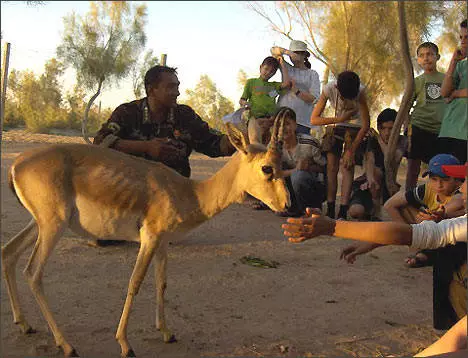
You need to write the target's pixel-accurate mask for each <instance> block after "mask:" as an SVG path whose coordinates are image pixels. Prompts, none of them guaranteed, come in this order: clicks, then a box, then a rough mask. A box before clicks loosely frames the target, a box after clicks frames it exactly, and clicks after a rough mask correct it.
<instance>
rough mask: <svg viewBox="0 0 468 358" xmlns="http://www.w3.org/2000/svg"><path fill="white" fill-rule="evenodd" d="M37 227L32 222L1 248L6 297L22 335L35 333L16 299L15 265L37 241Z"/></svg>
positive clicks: (17, 298)
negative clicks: (8, 299)
mask: <svg viewBox="0 0 468 358" xmlns="http://www.w3.org/2000/svg"><path fill="white" fill-rule="evenodd" d="M37 232H38V231H37V225H36V222H35V221H34V220H31V222H30V223H29V224H28V225H27V226H26V227H25V228H24V229H23V230H21V231H20V232H19V233H18V234H17V235H16V236H15V237H14V238H12V239H11V240H10V241H8V243H7V244H6V245H5V246H3V248H2V270H3V275H4V277H5V282H6V286H7V292H8V296H9V297H10V305H11V310H12V312H13V321H14V322H15V324H17V325H19V326H20V329H21V331H22V332H23V333H26V334H28V333H35V330H34V329H32V328H31V326H30V325H29V324H28V322H27V321H26V319H25V318H24V316H23V312H22V311H21V305H20V301H19V297H18V288H17V286H16V264H17V263H18V259H19V258H20V256H21V254H22V253H23V252H24V251H25V250H26V249H27V248H28V247H30V246H31V245H32V244H34V242H35V241H36V239H37Z"/></svg>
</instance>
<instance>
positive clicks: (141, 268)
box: [115, 228, 160, 357]
mask: <svg viewBox="0 0 468 358" xmlns="http://www.w3.org/2000/svg"><path fill="white" fill-rule="evenodd" d="M159 241H160V240H159V238H155V237H150V236H149V235H148V234H147V233H146V230H145V229H144V228H143V229H142V230H141V245H140V250H139V251H138V256H137V259H136V263H135V267H134V268H133V272H132V276H131V277H130V283H129V285H128V292H127V298H126V299H125V304H124V308H123V311H122V316H121V317H120V322H119V327H118V328H117V333H116V334H115V338H116V339H117V342H119V344H120V347H121V349H122V353H121V355H122V357H135V353H134V351H133V349H132V348H131V346H130V344H129V343H128V339H127V326H128V317H129V314H130V310H131V308H132V304H133V297H134V296H136V295H137V294H138V290H139V289H140V286H141V283H142V282H143V279H144V277H145V275H146V271H148V267H149V265H150V262H151V259H152V258H153V255H154V250H155V249H156V246H157V245H159Z"/></svg>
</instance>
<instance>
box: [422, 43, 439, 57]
mask: <svg viewBox="0 0 468 358" xmlns="http://www.w3.org/2000/svg"><path fill="white" fill-rule="evenodd" d="M422 48H430V49H433V50H434V52H435V54H436V55H438V54H439V47H438V46H437V45H436V44H435V43H433V42H423V43H422V44H421V45H419V46H418V48H417V49H416V55H419V50H420V49H422Z"/></svg>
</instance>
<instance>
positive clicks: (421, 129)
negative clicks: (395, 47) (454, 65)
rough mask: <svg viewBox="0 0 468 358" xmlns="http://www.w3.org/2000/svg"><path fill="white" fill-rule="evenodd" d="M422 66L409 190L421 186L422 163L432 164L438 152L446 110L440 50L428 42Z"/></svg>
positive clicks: (411, 131)
mask: <svg viewBox="0 0 468 358" xmlns="http://www.w3.org/2000/svg"><path fill="white" fill-rule="evenodd" d="M416 55H417V61H418V65H419V66H421V68H422V69H423V70H424V72H423V74H421V75H420V76H418V77H416V78H415V79H414V87H415V89H414V93H413V102H415V103H414V105H413V111H412V112H411V114H410V122H409V126H408V137H409V146H408V170H407V172H406V190H409V189H413V188H414V187H415V186H416V184H417V182H418V176H419V171H420V167H421V161H422V162H424V163H428V162H429V160H430V159H431V158H432V157H433V156H434V155H436V154H438V153H440V152H439V151H438V148H437V145H435V144H436V143H437V137H438V135H439V131H440V126H441V124H442V118H443V115H444V110H445V107H446V105H445V103H444V99H443V97H442V96H441V86H442V82H443V80H444V74H443V73H442V72H439V71H437V61H438V60H439V58H440V55H439V48H438V47H437V45H436V44H434V43H432V42H424V43H422V44H421V45H419V46H418V48H417V50H416Z"/></svg>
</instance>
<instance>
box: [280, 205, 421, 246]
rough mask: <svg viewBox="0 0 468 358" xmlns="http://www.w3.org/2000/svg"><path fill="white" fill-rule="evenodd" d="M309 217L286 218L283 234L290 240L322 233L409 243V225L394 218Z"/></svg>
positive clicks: (380, 241)
mask: <svg viewBox="0 0 468 358" xmlns="http://www.w3.org/2000/svg"><path fill="white" fill-rule="evenodd" d="M308 214H311V216H310V217H303V218H289V219H288V221H287V224H283V225H282V228H283V229H284V235H285V236H287V237H288V238H289V241H290V242H293V243H298V242H302V241H306V240H309V239H312V238H314V237H317V236H321V235H328V236H335V237H341V238H344V239H352V240H360V241H367V242H373V243H376V244H380V245H411V242H412V228H411V226H410V225H408V224H403V223H396V222H352V221H335V220H333V219H330V218H328V217H326V216H322V215H319V214H314V213H311V211H310V210H309V209H308Z"/></svg>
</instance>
